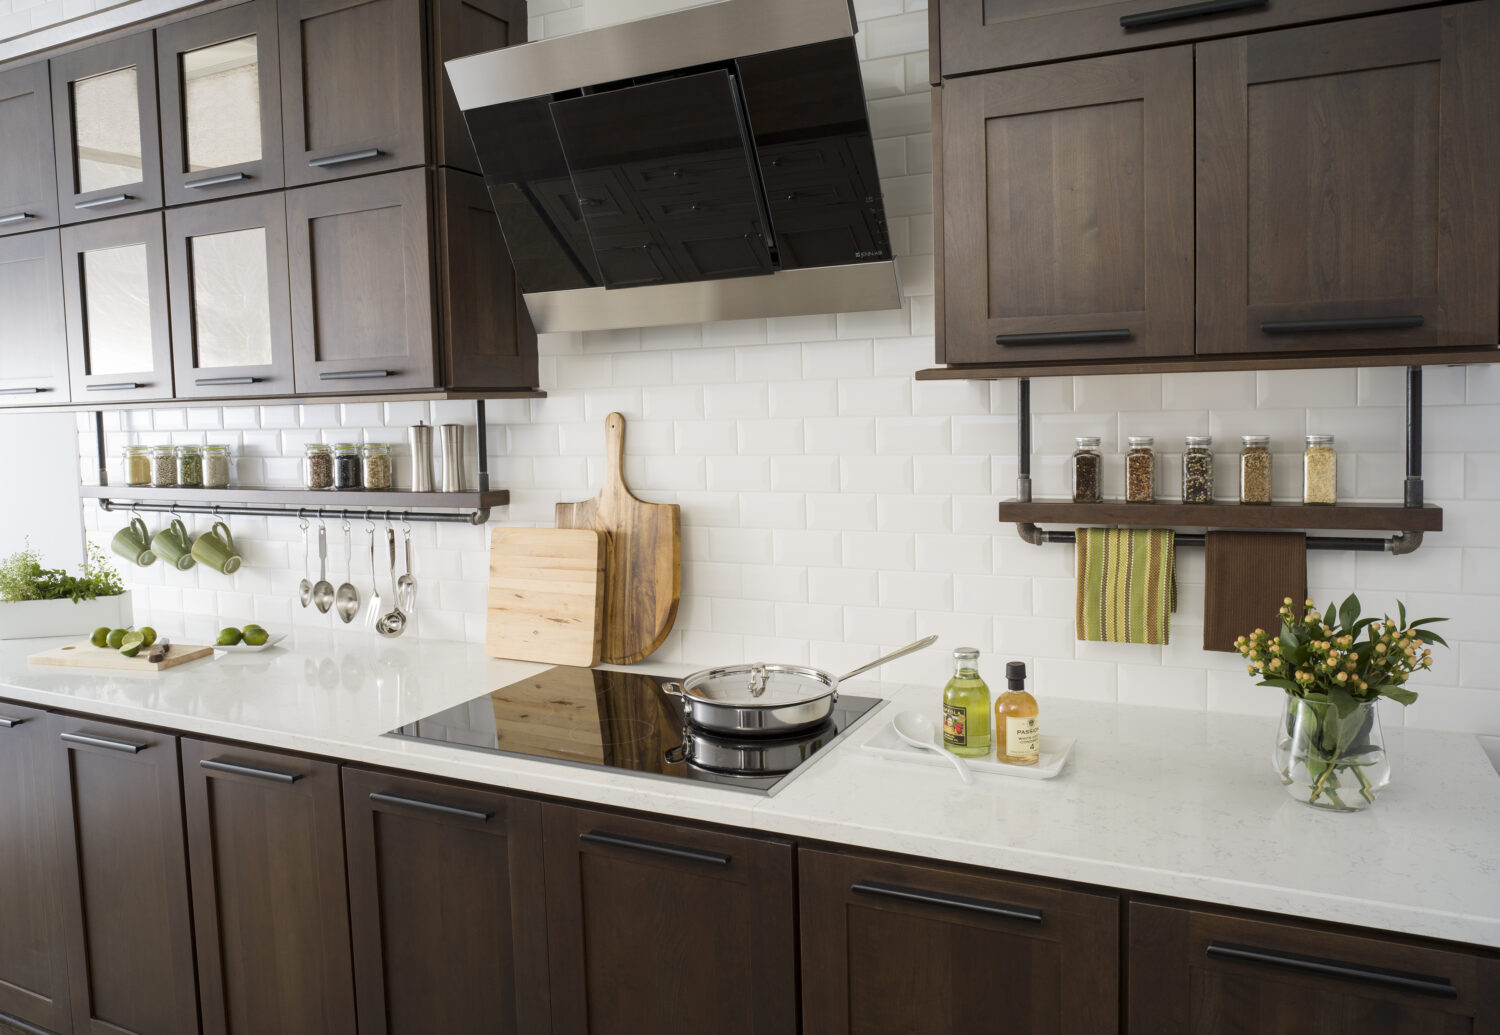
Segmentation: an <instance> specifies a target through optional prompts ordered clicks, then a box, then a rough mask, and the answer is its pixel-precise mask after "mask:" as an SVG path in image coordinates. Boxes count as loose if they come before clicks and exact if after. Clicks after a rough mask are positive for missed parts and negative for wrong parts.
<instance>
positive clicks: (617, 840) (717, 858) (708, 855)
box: [578, 830, 730, 866]
mask: <svg viewBox="0 0 1500 1035" xmlns="http://www.w3.org/2000/svg"><path fill="white" fill-rule="evenodd" d="M578 840H580V841H584V842H586V843H588V844H595V845H607V846H608V847H610V848H629V849H632V850H634V851H637V852H650V853H651V854H653V855H666V856H671V857H672V858H673V859H686V860H688V861H689V862H700V863H711V864H713V865H714V866H728V865H729V860H730V857H729V856H727V855H720V854H719V853H718V852H705V851H702V850H700V849H697V848H681V847H679V846H677V845H668V844H662V843H661V842H660V841H646V840H643V839H642V838H639V837H625V836H624V835H622V834H606V833H605V832H604V831H602V830H590V831H589V832H588V833H587V834H579V835H578Z"/></svg>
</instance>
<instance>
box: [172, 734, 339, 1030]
mask: <svg viewBox="0 0 1500 1035" xmlns="http://www.w3.org/2000/svg"><path fill="white" fill-rule="evenodd" d="M182 783H183V797H184V799H185V804H186V810H187V811H186V815H187V845H188V861H189V865H190V873H191V876H192V891H193V925H194V929H195V933H196V935H197V937H196V945H197V953H198V995H199V999H200V1001H201V1003H202V1011H203V1031H204V1032H205V1033H206V1035H258V1033H265V1032H278V1033H281V1035H323V1033H325V1032H352V1031H353V1030H354V975H353V967H352V964H351V962H350V953H349V912H348V905H347V901H348V899H347V893H346V888H345V883H344V831H343V822H342V819H341V811H342V804H341V798H340V794H339V767H338V765H336V764H335V763H332V762H317V761H312V760H310V759H306V758H302V757H299V756H295V755H285V754H281V753H279V752H270V751H255V750H250V749H247V748H241V747H231V746H229V745H223V744H216V743H213V742H211V741H202V740H193V739H188V738H184V739H183V740H182Z"/></svg>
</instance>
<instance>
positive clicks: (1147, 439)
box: [1130, 435, 1156, 448]
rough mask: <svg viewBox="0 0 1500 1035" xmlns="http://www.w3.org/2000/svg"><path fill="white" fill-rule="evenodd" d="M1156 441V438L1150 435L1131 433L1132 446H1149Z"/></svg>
mask: <svg viewBox="0 0 1500 1035" xmlns="http://www.w3.org/2000/svg"><path fill="white" fill-rule="evenodd" d="M1155 441H1156V439H1155V438H1153V437H1151V436H1150V435H1131V436H1130V445H1131V448H1134V447H1136V446H1149V445H1151V444H1152V443H1154V442H1155Z"/></svg>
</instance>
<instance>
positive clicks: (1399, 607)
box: [1396, 600, 1406, 629]
mask: <svg viewBox="0 0 1500 1035" xmlns="http://www.w3.org/2000/svg"><path fill="white" fill-rule="evenodd" d="M1396 610H1397V612H1398V613H1399V614H1400V615H1401V628H1403V629H1405V628H1406V605H1405V604H1403V603H1402V602H1401V601H1399V600H1398V601H1396Z"/></svg>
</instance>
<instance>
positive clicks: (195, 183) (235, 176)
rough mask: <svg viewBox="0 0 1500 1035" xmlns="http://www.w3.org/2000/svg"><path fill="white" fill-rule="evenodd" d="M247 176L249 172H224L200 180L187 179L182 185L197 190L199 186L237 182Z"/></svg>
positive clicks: (248, 176)
mask: <svg viewBox="0 0 1500 1035" xmlns="http://www.w3.org/2000/svg"><path fill="white" fill-rule="evenodd" d="M249 178H250V174H249V173H246V172H237V173H225V174H224V175H223V176H205V177H204V178H203V179H201V180H187V181H186V182H184V183H183V186H184V187H190V188H192V189H193V190H197V189H198V188H200V187H217V186H219V185H220V184H222V183H239V182H240V181H241V180H248V179H249Z"/></svg>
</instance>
